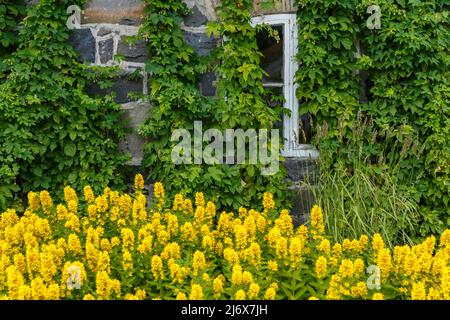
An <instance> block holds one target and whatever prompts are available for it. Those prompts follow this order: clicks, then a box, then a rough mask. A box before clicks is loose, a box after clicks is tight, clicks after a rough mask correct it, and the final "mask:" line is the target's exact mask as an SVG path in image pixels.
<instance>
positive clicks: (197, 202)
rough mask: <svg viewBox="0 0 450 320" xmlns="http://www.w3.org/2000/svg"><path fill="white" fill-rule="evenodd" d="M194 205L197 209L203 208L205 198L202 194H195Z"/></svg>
mask: <svg viewBox="0 0 450 320" xmlns="http://www.w3.org/2000/svg"><path fill="white" fill-rule="evenodd" d="M195 205H196V206H197V207H203V206H204V205H205V197H204V195H203V192H197V193H196V194H195Z"/></svg>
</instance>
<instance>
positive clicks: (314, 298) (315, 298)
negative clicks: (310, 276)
mask: <svg viewBox="0 0 450 320" xmlns="http://www.w3.org/2000/svg"><path fill="white" fill-rule="evenodd" d="M308 300H319V298H317V297H314V296H312V297H309V298H308Z"/></svg>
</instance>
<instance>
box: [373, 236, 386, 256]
mask: <svg viewBox="0 0 450 320" xmlns="http://www.w3.org/2000/svg"><path fill="white" fill-rule="evenodd" d="M372 248H373V250H374V251H375V253H377V252H378V251H380V250H381V249H383V248H384V241H383V238H382V237H381V235H380V234H379V233H375V234H374V235H373V239H372Z"/></svg>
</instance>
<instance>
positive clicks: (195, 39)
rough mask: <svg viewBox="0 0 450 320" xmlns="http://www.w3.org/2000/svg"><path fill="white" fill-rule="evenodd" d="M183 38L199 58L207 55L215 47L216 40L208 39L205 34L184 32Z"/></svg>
mask: <svg viewBox="0 0 450 320" xmlns="http://www.w3.org/2000/svg"><path fill="white" fill-rule="evenodd" d="M184 38H185V39H186V42H187V43H188V44H189V45H190V46H192V47H193V48H194V49H195V51H196V52H197V54H198V55H199V56H206V55H208V54H209V53H210V52H211V51H212V50H213V49H214V48H215V47H216V45H217V39H216V38H214V37H208V35H207V34H206V33H200V32H199V33H194V32H189V31H185V32H184Z"/></svg>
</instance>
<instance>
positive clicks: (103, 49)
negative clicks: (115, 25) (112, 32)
mask: <svg viewBox="0 0 450 320" xmlns="http://www.w3.org/2000/svg"><path fill="white" fill-rule="evenodd" d="M98 54H99V56H100V63H102V64H105V63H108V62H109V61H111V60H113V58H114V39H113V38H109V39H106V40H100V41H99V42H98Z"/></svg>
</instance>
